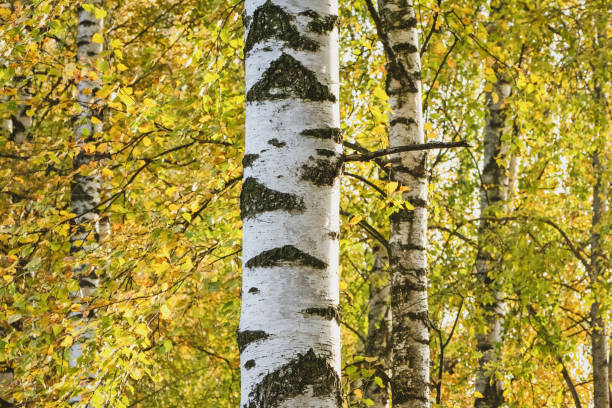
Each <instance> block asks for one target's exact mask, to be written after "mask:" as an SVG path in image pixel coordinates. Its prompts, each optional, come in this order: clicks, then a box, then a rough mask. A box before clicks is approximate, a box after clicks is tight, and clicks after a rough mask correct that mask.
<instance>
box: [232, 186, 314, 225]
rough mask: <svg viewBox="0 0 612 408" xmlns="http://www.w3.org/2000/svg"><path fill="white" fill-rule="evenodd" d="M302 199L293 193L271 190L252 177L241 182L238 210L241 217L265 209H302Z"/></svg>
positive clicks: (250, 215)
mask: <svg viewBox="0 0 612 408" xmlns="http://www.w3.org/2000/svg"><path fill="white" fill-rule="evenodd" d="M304 209H305V207H304V200H302V198H300V197H298V196H296V195H295V194H289V193H282V192H280V191H276V190H272V189H270V188H268V187H266V186H264V185H263V184H261V183H260V182H258V181H257V180H255V179H254V178H253V177H248V178H247V179H246V180H245V181H244V183H243V184H242V192H241V193H240V212H241V215H242V219H246V218H250V217H254V216H255V215H257V214H260V213H263V212H267V211H279V210H282V211H288V212H291V211H300V212H301V211H304Z"/></svg>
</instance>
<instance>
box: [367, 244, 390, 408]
mask: <svg viewBox="0 0 612 408" xmlns="http://www.w3.org/2000/svg"><path fill="white" fill-rule="evenodd" d="M374 250H375V253H374V268H373V269H372V272H371V273H370V298H369V299H368V336H367V338H366V344H365V354H366V356H369V357H376V358H377V360H376V366H375V367H374V368H375V370H376V371H375V373H374V375H373V376H372V377H370V378H369V379H368V380H367V381H365V384H364V390H363V391H364V393H363V395H364V397H366V398H369V399H371V400H372V401H373V402H374V405H372V407H373V408H388V407H389V386H390V384H389V382H388V380H387V379H388V378H390V374H391V373H390V368H391V324H392V320H391V282H390V281H389V277H388V272H387V271H386V266H387V263H388V257H387V253H386V249H385V248H384V247H376V248H375V249H374ZM375 376H378V377H380V378H381V379H382V380H383V385H384V387H380V386H379V385H378V384H377V383H376V381H375V380H374V377H375Z"/></svg>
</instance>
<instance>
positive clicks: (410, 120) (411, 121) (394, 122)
mask: <svg viewBox="0 0 612 408" xmlns="http://www.w3.org/2000/svg"><path fill="white" fill-rule="evenodd" d="M400 123H401V124H402V125H406V126H408V125H412V124H416V120H414V119H413V118H404V117H399V118H395V119H393V120H392V121H391V122H389V124H390V125H391V126H395V125H398V124H400Z"/></svg>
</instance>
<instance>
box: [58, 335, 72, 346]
mask: <svg viewBox="0 0 612 408" xmlns="http://www.w3.org/2000/svg"><path fill="white" fill-rule="evenodd" d="M72 341H73V339H72V336H66V337H64V340H62V343H61V344H60V346H62V347H70V346H72Z"/></svg>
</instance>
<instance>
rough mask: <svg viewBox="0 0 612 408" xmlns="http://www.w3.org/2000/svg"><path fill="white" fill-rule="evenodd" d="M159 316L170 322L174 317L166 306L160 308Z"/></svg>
mask: <svg viewBox="0 0 612 408" xmlns="http://www.w3.org/2000/svg"><path fill="white" fill-rule="evenodd" d="M159 314H160V315H161V318H162V319H164V320H170V318H171V317H172V311H171V310H170V308H169V307H168V306H166V305H162V306H161V307H160V308H159Z"/></svg>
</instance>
